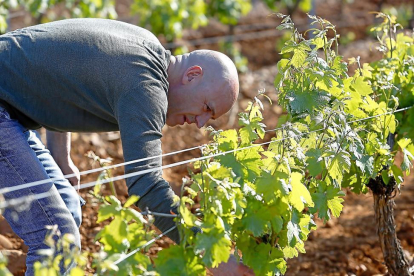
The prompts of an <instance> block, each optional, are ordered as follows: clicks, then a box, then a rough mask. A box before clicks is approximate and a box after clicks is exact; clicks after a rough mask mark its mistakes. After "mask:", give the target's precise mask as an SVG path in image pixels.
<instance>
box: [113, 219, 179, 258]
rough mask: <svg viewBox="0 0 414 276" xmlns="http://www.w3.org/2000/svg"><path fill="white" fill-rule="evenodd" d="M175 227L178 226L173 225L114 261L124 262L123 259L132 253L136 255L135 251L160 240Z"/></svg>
mask: <svg viewBox="0 0 414 276" xmlns="http://www.w3.org/2000/svg"><path fill="white" fill-rule="evenodd" d="M175 228H177V226H173V227H171V228H170V229H168V230H167V231H165V232H163V233H161V234H159V235H158V236H156V237H155V238H153V239H152V240H150V241H148V242H147V243H145V244H144V245H142V246H140V247H138V248H136V249H134V250H132V251H131V252H129V253H128V254H127V255H125V256H123V257H121V258H119V259H118V260H116V261H115V262H114V265H117V264H119V263H120V262H122V261H124V260H126V259H127V258H129V257H131V256H132V255H134V254H135V253H137V252H138V251H140V250H141V249H142V248H144V247H146V246H148V245H150V244H151V243H153V242H155V241H156V240H158V239H161V238H162V237H163V236H165V235H167V234H168V233H170V232H171V231H172V230H174V229H175Z"/></svg>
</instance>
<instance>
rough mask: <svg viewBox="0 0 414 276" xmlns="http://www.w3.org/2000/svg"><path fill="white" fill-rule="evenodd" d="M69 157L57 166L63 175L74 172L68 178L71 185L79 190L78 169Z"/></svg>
mask: <svg viewBox="0 0 414 276" xmlns="http://www.w3.org/2000/svg"><path fill="white" fill-rule="evenodd" d="M68 158H69V159H68V160H66V161H65V162H61V164H58V165H59V168H60V169H61V170H62V173H63V174H64V175H67V174H75V175H74V176H72V177H70V178H68V180H69V182H70V184H72V185H73V186H75V187H77V188H76V189H78V190H79V188H80V173H79V169H78V168H77V167H76V166H75V164H73V161H72V159H71V158H70V157H68Z"/></svg>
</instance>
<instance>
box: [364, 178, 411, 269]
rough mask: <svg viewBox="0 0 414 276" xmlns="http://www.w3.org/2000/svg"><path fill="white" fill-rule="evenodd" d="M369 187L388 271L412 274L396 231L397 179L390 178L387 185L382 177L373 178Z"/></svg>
mask: <svg viewBox="0 0 414 276" xmlns="http://www.w3.org/2000/svg"><path fill="white" fill-rule="evenodd" d="M369 187H370V188H371V190H372V192H373V194H374V211H375V221H376V224H377V232H378V237H379V241H380V246H381V250H382V254H383V255H384V261H385V265H386V266H387V268H388V272H389V273H390V274H391V275H396V276H397V275H398V276H406V275H412V274H411V273H410V266H409V263H408V261H407V259H406V258H405V255H404V252H403V249H402V247H401V244H400V241H399V240H398V238H397V233H396V231H395V221H394V205H395V203H394V199H393V196H392V195H393V194H394V193H395V191H396V190H395V180H394V179H390V182H389V183H388V185H386V184H385V183H384V181H383V180H382V177H377V178H376V179H371V181H370V184H369Z"/></svg>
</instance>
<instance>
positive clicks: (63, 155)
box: [46, 131, 80, 189]
mask: <svg viewBox="0 0 414 276" xmlns="http://www.w3.org/2000/svg"><path fill="white" fill-rule="evenodd" d="M46 137H47V148H48V149H49V151H50V154H51V155H52V156H53V159H55V161H56V164H57V165H58V166H59V168H60V170H61V171H62V173H63V174H64V175H67V174H75V175H74V176H72V177H70V178H68V180H69V182H70V183H71V184H72V185H73V186H77V187H78V189H79V183H80V174H79V170H78V168H77V167H76V166H75V164H73V161H72V158H71V157H70V143H71V140H70V132H65V133H61V132H54V131H47V132H46Z"/></svg>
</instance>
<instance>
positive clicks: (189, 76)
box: [182, 65, 203, 84]
mask: <svg viewBox="0 0 414 276" xmlns="http://www.w3.org/2000/svg"><path fill="white" fill-rule="evenodd" d="M202 76H203V68H201V67H200V66H198V65H194V66H191V67H189V68H188V69H187V70H186V71H185V72H184V75H183V79H182V82H183V84H187V83H189V82H191V81H192V80H194V79H197V78H199V77H202Z"/></svg>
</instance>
